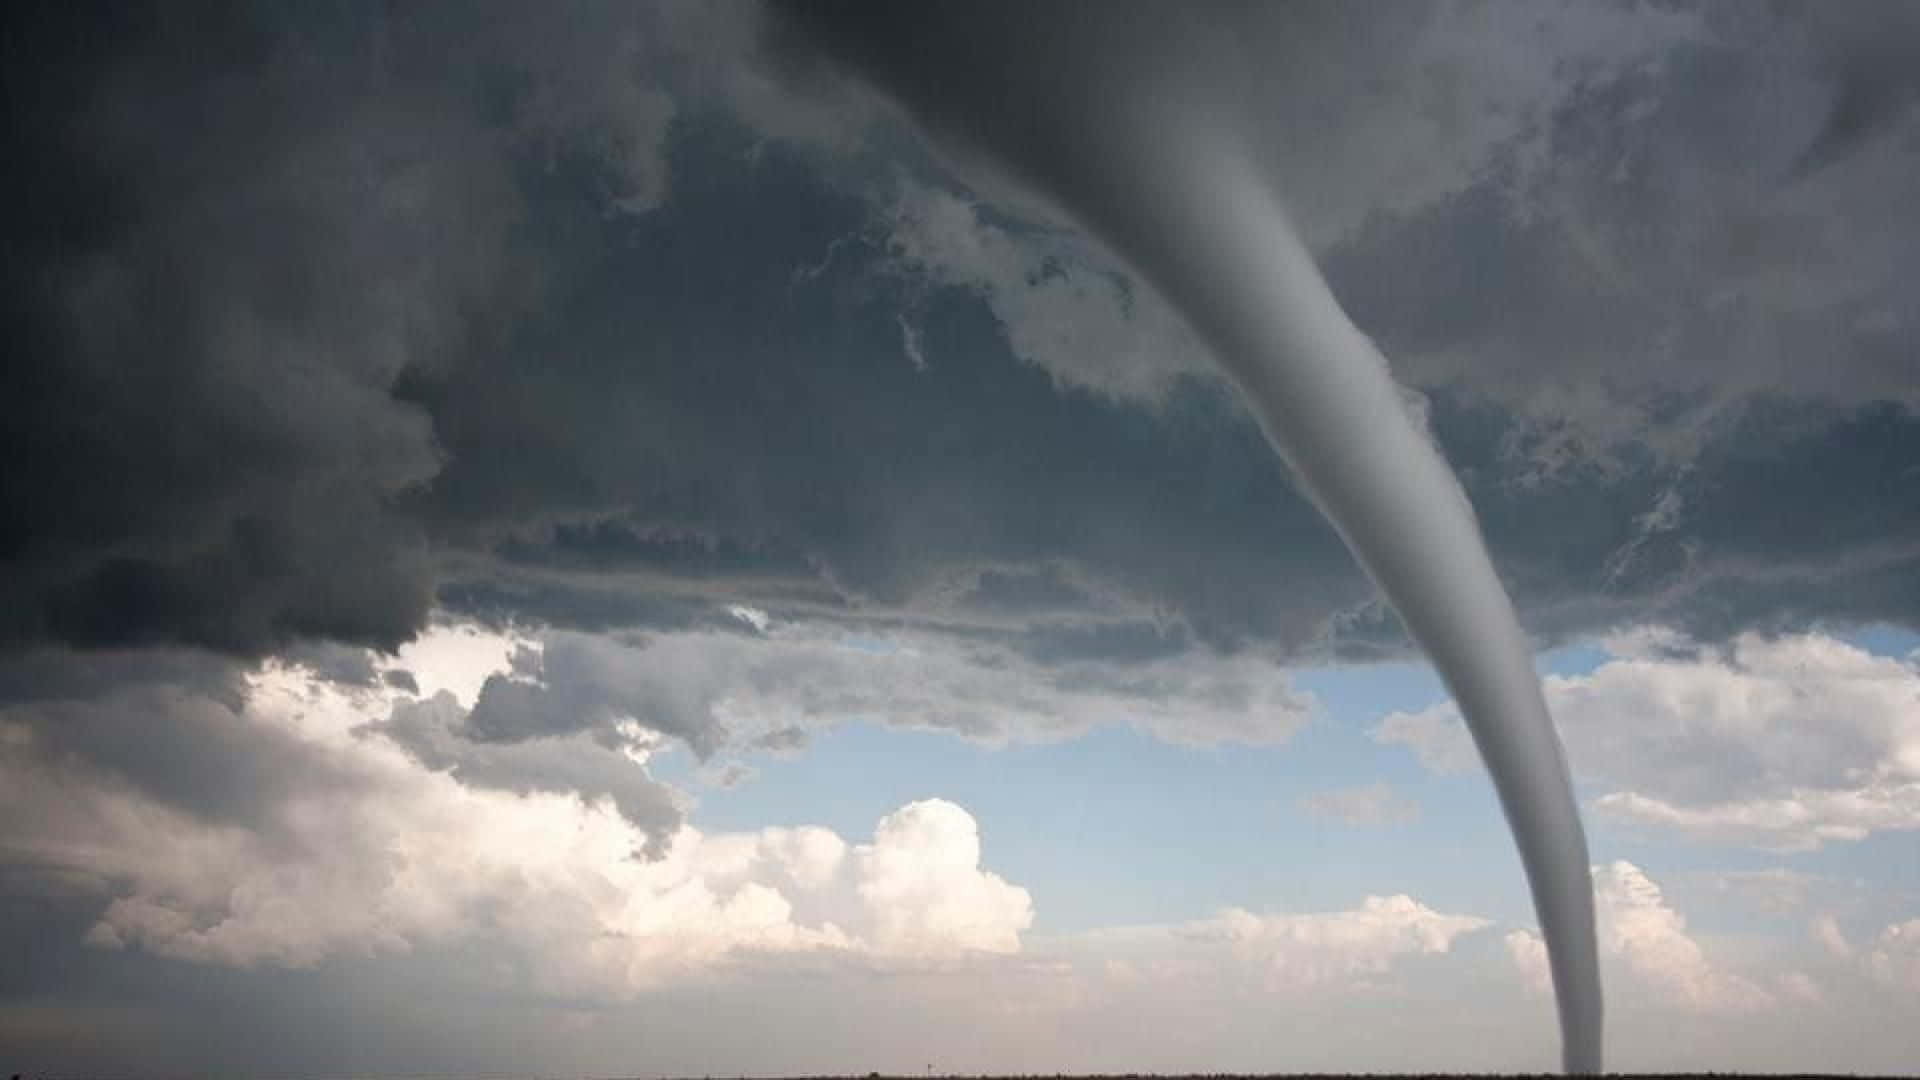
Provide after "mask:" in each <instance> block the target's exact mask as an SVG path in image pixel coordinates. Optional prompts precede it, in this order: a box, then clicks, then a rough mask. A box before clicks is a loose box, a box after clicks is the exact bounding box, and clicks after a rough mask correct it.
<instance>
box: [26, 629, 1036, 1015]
mask: <svg viewBox="0 0 1920 1080" xmlns="http://www.w3.org/2000/svg"><path fill="white" fill-rule="evenodd" d="M246 684H247V685H246V698H245V701H244V703H243V704H242V705H240V706H239V707H238V708H232V707H229V706H226V705H222V704H219V703H215V702H210V701H205V700H203V699H191V698H190V696H189V697H187V698H186V700H188V701H189V702H191V710H192V712H191V713H190V715H183V714H182V713H181V712H180V711H179V709H176V711H175V712H174V713H171V714H169V713H161V714H156V715H150V716H148V717H144V718H143V721H142V722H144V723H146V724H148V725H149V726H150V737H149V738H148V739H146V740H143V741H142V743H141V746H142V748H143V752H142V754H141V755H139V756H140V757H144V758H148V759H151V760H150V761H136V760H134V759H133V758H129V757H128V756H126V755H116V753H115V752H114V747H115V746H116V745H121V744H117V743H111V742H109V743H107V744H105V745H104V746H101V745H91V744H90V743H89V741H88V737H87V736H85V735H84V734H82V735H75V734H74V733H73V731H72V729H73V728H74V727H75V725H76V723H78V722H79V721H77V720H76V714H75V713H74V712H73V711H71V710H65V711H52V712H49V711H46V710H45V708H44V707H43V706H14V707H10V708H8V709H7V710H6V711H5V712H4V714H0V725H3V726H0V732H3V733H4V738H0V792H3V794H0V809H4V810H5V820H6V822H7V825H6V827H5V830H4V831H5V835H4V836H3V837H0V843H4V846H5V847H6V849H7V850H8V851H9V852H11V853H12V855H11V856H10V859H11V860H12V861H19V860H25V861H26V862H28V863H30V864H34V865H37V866H40V867H42V868H45V869H49V870H58V871H60V872H63V873H66V874H69V875H78V877H77V878H76V879H75V880H78V881H80V882H83V883H86V884H85V885H84V887H83V894H84V895H91V896H95V897H99V898H100V902H102V903H103V904H104V910H102V911H101V913H100V915H99V918H98V921H97V922H96V923H95V924H94V925H93V927H92V929H91V930H90V931H89V932H88V934H87V940H88V942H89V943H90V944H93V945H96V946H99V947H104V948H134V947H137V948H142V949H146V950H149V951H151V952H154V953H158V954H161V955H164V956H170V957H176V958H179V959H184V960H190V961H195V962H201V963H209V964H220V965H232V966H238V967H257V966H269V967H276V966H277V967H296V968H303V967H313V966H316V965H320V964H323V963H326V962H327V961H328V960H329V959H330V958H332V957H335V956H340V955H347V956H353V955H375V954H383V953H407V952H412V951H416V950H427V949H434V948H442V947H456V946H458V947H472V946H474V945H477V944H483V943H484V944H491V945H494V946H497V947H501V948H504V949H506V950H507V952H508V954H509V955H511V956H513V957H515V958H516V959H515V963H516V964H518V965H520V970H521V971H522V972H523V973H524V977H525V979H526V980H527V986H529V987H530V988H532V989H535V990H537V991H539V992H542V993H557V994H588V995H594V996H599V997H603V998H605V997H612V998H619V997H626V996H630V995H632V994H633V993H635V992H637V991H639V990H641V989H644V988H646V987H649V986H655V985H659V984H661V983H663V982H666V981H671V980H674V979H678V978H685V977H691V976H698V975H702V974H704V973H710V972H713V971H715V970H718V969H719V968H721V967H722V966H724V965H726V964H728V963H730V962H732V961H733V960H738V959H740V958H743V957H749V956H752V955H756V954H763V953H791V952H796V951H798V952H810V951H817V950H823V949H824V950H831V951H833V952H834V953H835V954H836V955H841V954H844V955H846V956H849V957H852V958H855V959H858V958H861V957H868V958H871V959H872V960H873V961H874V962H887V963H919V962H924V961H926V960H927V959H929V958H940V957H963V956H965V955H966V954H968V953H969V952H974V951H988V952H994V953H1008V952H1014V951H1017V950H1018V949H1019V948H1020V935H1021V932H1022V931H1023V930H1025V929H1026V928H1027V927H1028V926H1029V925H1030V924H1031V921H1032V918H1033V914H1032V905H1031V901H1030V899H1029V897H1028V895H1027V893H1026V891H1025V890H1024V889H1021V888H1019V887H1017V886H1014V885H1011V884H1009V883H1007V882H1006V881H1004V880H1003V879H1001V878H1000V877H998V876H997V875H995V874H993V873H992V872H990V871H987V870H984V869H982V867H981V865H980V862H981V857H982V856H981V842H980V836H979V832H978V828H977V826H976V824H975V822H974V820H973V818H972V817H971V815H969V814H968V813H967V812H966V811H965V810H963V809H962V808H960V807H959V806H956V805H954V804H952V803H950V802H945V801H941V800H929V801H925V802H919V803H913V804H910V805H908V806H905V807H903V808H901V809H900V810H898V811H896V812H895V813H893V814H891V815H889V816H888V817H886V818H884V819H883V820H882V821H881V822H880V824H879V826H878V828H877V829H876V831H875V835H874V838H873V840H872V841H871V843H867V844H861V845H856V846H849V845H848V844H847V843H846V842H845V841H844V840H842V839H841V838H840V837H839V836H837V835H835V834H834V833H833V832H831V831H829V830H826V829H821V828H817V827H803V828H769V829H763V830H760V831H757V832H746V833H720V834H706V833H703V832H701V831H700V830H697V829H694V828H692V827H689V826H684V825H680V824H679V823H678V819H677V812H676V813H674V814H673V815H671V818H670V822H669V823H664V824H663V823H661V822H655V823H654V828H655V832H656V833H658V834H659V840H660V842H654V843H652V844H651V846H652V847H653V848H654V850H653V851H652V852H651V857H642V856H641V855H640V854H639V852H640V850H641V849H642V848H645V847H648V846H649V845H650V837H649V836H648V834H647V832H646V831H643V829H642V828H641V827H640V826H639V825H637V824H636V823H635V822H634V821H632V820H631V817H632V815H631V814H630V813H628V812H626V811H627V810H628V806H627V805H626V803H625V802H624V801H623V798H622V796H623V793H625V792H628V791H630V790H632V789H631V786H629V787H624V788H623V787H619V786H615V788H614V790H613V791H612V792H610V795H611V797H609V798H598V797H596V792H595V789H594V785H593V784H590V783H585V784H579V785H577V786H578V789H579V790H578V792H576V791H575V790H573V789H574V787H575V786H576V785H573V784H571V783H568V782H565V781H567V779H568V777H567V776H566V775H565V773H564V770H559V772H560V775H559V776H557V777H550V778H549V779H550V780H551V779H557V780H559V781H561V782H560V783H557V784H551V785H549V784H514V783H511V782H503V781H502V779H501V778H500V777H498V776H496V775H494V774H493V773H490V772H488V771H487V769H486V768H484V766H491V765H496V763H495V762H492V761H490V760H489V759H486V758H480V759H477V760H474V759H467V760H461V761H459V762H457V763H456V764H455V765H454V766H453V767H451V768H449V767H442V766H441V765H440V763H438V762H433V761H428V760H424V759H423V757H422V756H421V755H420V754H419V753H418V747H409V748H408V750H412V751H413V752H408V750H403V749H402V742H401V740H398V739H396V738H394V737H393V730H394V729H393V727H391V726H389V725H388V724H386V723H377V722H376V723H370V722H369V721H370V720H376V719H377V718H378V717H379V716H380V712H381V710H382V709H383V708H385V707H387V706H388V705H389V704H390V701H389V699H388V696H387V694H386V692H385V691H382V690H378V689H365V688H353V687H342V686H340V685H339V684H337V683H333V682H329V681H327V680H324V679H321V678H317V677H314V676H312V675H311V674H308V673H306V672H304V671H302V670H301V669H296V668H289V667H268V668H266V669H265V670H263V671H261V672H259V673H256V674H253V675H250V676H248V677H247V679H246ZM176 696H178V695H176ZM156 700H164V698H163V697H162V698H157V699H156ZM449 700H450V695H448V694H446V693H445V692H444V691H443V692H442V694H441V695H440V696H439V697H437V698H436V699H432V700H431V701H429V702H428V703H426V704H434V703H435V702H447V701H449ZM180 708H181V709H185V708H188V706H187V705H182V706H180ZM196 718H197V719H196ZM195 725H198V726H195ZM210 725H212V726H210ZM174 729H182V730H178V731H176V730H174ZM175 744H179V745H180V746H181V747H182V751H181V752H182V753H188V752H192V753H199V754H202V755H206V756H207V771H205V772H204V773H203V774H202V775H201V776H199V777H198V778H197V779H196V778H195V777H194V776H192V775H183V774H182V773H181V771H180V770H178V769H175V768H173V767H171V766H170V765H168V764H167V762H166V754H167V753H168V748H169V747H171V746H173V745H175ZM156 751H157V752H158V753H156ZM520 764H521V763H510V765H508V766H499V768H500V769H510V768H511V767H514V766H518V765H520ZM535 764H539V763H535ZM626 765H627V768H628V769H629V770H630V771H631V772H632V774H633V775H634V777H636V778H637V779H636V781H635V782H636V783H651V781H648V780H647V779H646V775H645V772H644V769H643V766H642V765H641V763H640V762H639V761H633V760H630V761H628V762H627V763H626ZM248 769H251V772H249V771H247V770H248ZM229 774H230V775H229ZM476 774H477V775H476ZM209 782H212V786H211V787H209ZM656 786H657V785H656ZM662 790H664V789H662ZM669 805H671V801H670V800H669Z"/></svg>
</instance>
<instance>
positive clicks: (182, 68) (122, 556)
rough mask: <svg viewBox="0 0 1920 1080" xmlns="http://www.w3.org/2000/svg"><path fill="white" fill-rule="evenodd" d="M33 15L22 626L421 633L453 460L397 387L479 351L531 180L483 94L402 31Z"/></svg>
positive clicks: (23, 341) (15, 76)
mask: <svg viewBox="0 0 1920 1080" xmlns="http://www.w3.org/2000/svg"><path fill="white" fill-rule="evenodd" d="M8 18H9V21H10V22H9V30H8V33H7V34H6V49H7V59H6V67H7V70H8V95H7V96H8V100H9V111H10V115H11V117H12V118H13V119H14V120H15V121H16V123H15V124H14V125H12V130H13V131H14V132H15V133H16V138H17V140H18V141H17V142H16V146H15V151H14V153H13V155H11V157H12V163H11V164H10V165H9V166H8V168H7V191H6V193H5V199H4V203H5V207H6V210H5V213H6V215H7V218H6V222H5V227H6V229H7V231H8V234H9V236H10V237H12V238H13V240H12V244H13V247H12V254H11V256H10V258H9V259H8V271H7V275H8V277H7V289H6V297H7V299H6V314H5V319H6V330H7V336H8V340H9V342H10V348H11V349H12V350H13V352H14V356H15V359H14V360H13V361H10V362H9V363H8V364H7V365H6V368H5V374H4V376H0V378H3V379H4V384H0V401H4V402H5V405H4V408H5V410H6V416H7V419H6V423H5V426H4V430H5V435H4V436H0V438H4V445H0V454H4V459H5V462H6V464H5V466H4V472H3V473H0V521H4V522H5V525H4V526H0V529H4V530H5V531H4V534H0V559H4V560H5V567H6V571H5V586H4V602H3V603H0V608H4V610H5V612H6V615H5V616H4V623H0V634H4V635H5V637H7V638H10V639H15V640H18V639H22V638H45V637H52V638H57V639H61V640H65V641H69V642H73V643H75V644H81V645H89V646H99V645H138V644H147V643H151V642H165V641H185V642H192V643H198V644H206V645H211V646H213V647H216V648H220V649H225V650H231V651H235V652H258V651H260V650H263V649H266V648H269V647H271V646H272V645H274V644H277V643H279V642H283V641H286V640H288V639H290V638H293V637H296V636H324V637H334V638H340V639H346V640H353V641H362V642H367V643H372V644H380V645H387V646H391V645H393V644H395V643H397V642H399V641H400V640H403V639H404V638H405V637H407V636H408V635H409V634H410V633H411V632H412V630H413V629H414V627H415V626H417V625H418V624H419V623H420V621H421V619H422V618H423V617H424V614H425V611H426V608H427V605H428V603H429V601H430V598H431V579H430V577H429V574H428V564H427V558H426V551H425V547H424V544H423V541H422V538H421V536H420V534H419V532H418V530H417V529H416V528H414V527H412V526H410V525H407V524H405V523H404V522H401V521H399V520H397V519H396V518H395V517H394V515H392V514H391V513H390V512H389V510H388V507H389V504H390V503H391V501H392V500H393V498H394V497H396V496H397V495H399V494H400V493H402V492H404V491H406V490H407V489H409V488H412V487H414V486H416V485H418V484H420V483H423V482H425V481H426V480H427V479H428V478H430V477H431V476H432V475H433V472H434V471H435V469H436V468H437V467H438V464H439V461H440V453H439V451H438V449H437V448H436V447H435V445H434V440H433V434H432V422H431V419H430V418H429V417H427V416H426V415H425V414H424V413H422V412H421V411H420V410H419V409H417V408H414V407H412V406H409V405H407V404H405V403H403V402H400V401H397V400H395V399H394V398H393V397H392V396H391V395H390V394H389V392H388V389H389V387H390V386H391V384H392V383H393V381H394V380H395V378H396V377H397V376H398V375H399V373H400V371H401V370H402V369H404V368H405V367H407V366H408V365H410V364H416V363H435V362H444V357H445V356H446V354H447V353H449V352H450V351H452V350H453V349H455V348H457V347H458V346H459V344H460V342H461V339H462V338H463V336H464V332H465V331H464V321H465V320H464V317H463V314H462V311H461V309H462V308H463V307H465V306H469V305H475V304H479V303H481V302H483V300H484V299H485V298H486V297H488V295H489V294H490V292H491V291H492V287H493V282H492V278H493V275H494V266H495V263H494V255H495V252H494V250H493V247H494V243H495V241H496V239H497V237H498V233H499V230H500V228H501V226H502V224H503V223H504V221H505V220H506V216H507V213H508V206H509V200H510V192H509V191H508V189H507V188H506V187H505V186H504V184H503V180H504V178H503V177H502V176H501V175H500V169H499V167H498V164H497V162H496V161H493V160H490V159H489V156H488V155H487V154H486V153H484V151H483V149H482V140H483V136H482V134H481V132H480V131H479V129H478V126H477V125H476V124H474V123H472V122H470V121H465V120H463V119H461V113H462V110H460V109H457V108H454V107H452V106H455V105H458V104H463V102H462V101H461V95H460V88H459V87H457V86H449V85H444V84H443V83H442V82H441V81H440V80H437V79H434V78H431V77H428V78H424V79H419V80H417V81H410V79H409V73H408V72H405V71H402V70H398V68H399V66H400V65H399V64H398V63H396V62H393V61H390V60H389V59H388V57H387V56H386V53H385V50H387V49H393V50H395V51H396V52H398V53H401V54H405V53H407V52H408V51H409V50H412V49H417V48H419V47H420V45H421V43H420V42H417V41H408V40H407V35H406V33H405V29H404V28H397V29H399V30H400V32H399V33H398V34H396V35H395V36H393V37H382V36H381V35H377V34H375V33H374V32H373V31H372V29H371V28H369V27H365V26H357V25H333V24H331V22H330V20H328V19H326V18H316V19H315V20H314V21H313V24H312V25H310V26H307V27H287V26H282V25H276V22H277V20H276V19H275V18H274V16H273V13H271V12H267V11H264V10H260V9H249V8H244V7H225V6H219V7H213V8H209V9H205V10H196V11H194V12H192V13H188V12H184V11H174V10H172V9H166V10H160V9H153V10H139V11H135V10H132V9H124V8H104V9H100V10H96V11H87V10H86V9H85V7H84V6H81V7H78V8H68V7H66V6H61V7H59V8H57V9H56V8H55V7H53V6H51V5H49V6H47V7H46V8H44V9H41V10H27V11H17V12H14V13H12V14H10V15H9V16H8ZM411 74H414V75H419V74H425V73H421V72H414V73H411ZM464 111H466V112H470V111H471V110H464ZM456 176H457V177H458V178H459V180H458V182H457V183H454V182H450V180H451V179H452V178H453V177H456Z"/></svg>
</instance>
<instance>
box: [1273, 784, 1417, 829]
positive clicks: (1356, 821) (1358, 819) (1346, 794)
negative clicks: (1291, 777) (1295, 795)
mask: <svg viewBox="0 0 1920 1080" xmlns="http://www.w3.org/2000/svg"><path fill="white" fill-rule="evenodd" d="M1300 806H1301V808H1302V809H1304V810H1305V811H1306V812H1307V813H1309V814H1311V815H1313V816H1314V817H1316V818H1320V819H1322V820H1326V821H1336V822H1339V823H1340V824H1342V825H1405V824H1407V823H1409V822H1411V821H1413V820H1414V819H1415V818H1418V817H1419V816H1420V804H1419V803H1416V802H1414V801H1413V800H1412V799H1409V798H1408V797H1406V796H1405V795H1402V794H1401V793H1400V792H1398V791H1395V790H1394V788H1393V785H1391V784H1389V783H1387V782H1386V781H1384V780H1381V781H1378V782H1376V783H1372V784H1363V785H1360V786H1358V787H1348V788H1334V789H1331V790H1328V791H1316V792H1313V793H1311V794H1308V795H1303V796H1301V798H1300Z"/></svg>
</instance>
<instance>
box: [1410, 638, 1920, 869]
mask: <svg viewBox="0 0 1920 1080" xmlns="http://www.w3.org/2000/svg"><path fill="white" fill-rule="evenodd" d="M1608 648H1609V650H1610V654H1611V655H1610V657H1609V658H1608V659H1607V660H1606V661H1605V662H1603V663H1602V664H1600V666H1599V667H1597V668H1595V669H1594V670H1593V671H1592V672H1591V673H1590V674H1587V675H1578V676H1549V677H1548V678H1547V679H1546V693H1547V700H1548V703H1549V705H1550V706H1551V707H1552V709H1553V712H1554V716H1555V718H1556V720H1557V721H1558V723H1559V725H1560V729H1561V733H1562V737H1563V738H1564V739H1565V741H1566V744H1567V753H1568V758H1569V761H1570V763H1571V764H1572V766H1573V768H1574V770H1575V772H1576V773H1577V774H1578V775H1580V776H1582V777H1583V778H1591V779H1593V780H1596V781H1599V782H1602V783H1605V784H1608V785H1610V786H1613V787H1614V788H1615V790H1613V791H1610V792H1608V793H1606V794H1604V795H1602V796H1601V797H1600V798H1599V799H1598V800H1596V802H1595V803H1594V806H1595V809H1596V810H1598V811H1599V812H1600V813H1602V814H1606V815H1609V816H1612V817H1615V818H1617V819H1620V820H1623V821H1628V822H1636V823H1643V824H1650V825H1659V826H1664V827H1669V828H1674V829H1678V830H1681V831H1684V832H1687V833H1691V834H1693V835H1696V836H1698V837H1701V838H1705V839H1712V840H1719V841H1724V842H1732V843H1741V844H1747V845H1752V846H1757V847H1763V848H1776V849H1790V850H1791V849H1807V848H1814V847H1818V846H1820V845H1822V844H1824V843H1827V842H1831V841H1836V840H1840V841H1845V840H1858V839H1861V838H1862V837H1865V836H1867V835H1868V834H1870V833H1872V832H1875V831H1880V830H1904V829H1914V828H1920V711H1917V710H1916V709H1915V702H1916V701H1917V700H1920V668H1916V666H1915V664H1914V662H1913V661H1912V660H1911V659H1896V658H1891V657H1881V656H1875V655H1873V654H1871V653H1869V652H1867V651H1866V650H1864V649H1861V648H1859V647H1857V646H1854V645H1850V644H1848V643H1846V642H1844V641H1840V640H1838V639H1836V638H1833V637H1830V636H1827V635H1824V634H1817V633H1816V634H1803V635H1791V636H1783V637H1776V638H1765V637H1761V636H1758V635H1743V636H1741V637H1739V638H1737V639H1735V640H1734V641H1733V642H1731V643H1730V644H1728V645H1726V646H1724V647H1715V646H1699V645H1696V644H1695V643H1692V642H1689V641H1687V640H1685V639H1684V638H1677V637H1675V636H1673V635H1671V634H1663V633H1653V632H1642V633H1639V634H1630V635H1620V636H1616V637H1614V638H1612V639H1609V641H1608ZM1373 735H1374V738H1375V739H1376V740H1378V741H1380V742H1384V743H1398V744H1403V745H1406V746H1408V747H1409V748H1411V749H1412V750H1413V751H1414V752H1415V753H1416V754H1417V755H1419V757H1420V759H1421V761H1422V762H1423V763H1424V764H1426V765H1427V766H1428V767H1429V768H1432V769H1434V770H1435V771H1442V772H1444V771H1457V770H1458V769H1460V768H1463V767H1470V766H1471V763H1472V761H1473V758H1472V748H1471V743H1470V741H1469V739H1468V737H1467V734H1466V731H1465V728H1464V726H1463V725H1462V724H1461V723H1460V721H1459V717H1458V714H1457V713H1456V712H1455V710H1454V708H1453V706H1452V705H1451V704H1450V703H1443V704H1440V705H1436V706H1433V707H1431V708H1428V709H1424V710H1421V711H1418V712H1414V713H1395V714H1392V715H1390V716H1388V717H1386V718H1385V719H1384V720H1383V721H1382V722H1381V723H1380V724H1379V725H1378V726H1377V727H1376V728H1375V729H1374V732H1373Z"/></svg>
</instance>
